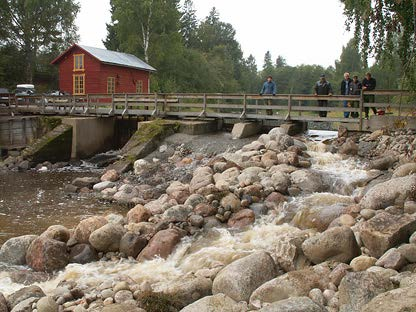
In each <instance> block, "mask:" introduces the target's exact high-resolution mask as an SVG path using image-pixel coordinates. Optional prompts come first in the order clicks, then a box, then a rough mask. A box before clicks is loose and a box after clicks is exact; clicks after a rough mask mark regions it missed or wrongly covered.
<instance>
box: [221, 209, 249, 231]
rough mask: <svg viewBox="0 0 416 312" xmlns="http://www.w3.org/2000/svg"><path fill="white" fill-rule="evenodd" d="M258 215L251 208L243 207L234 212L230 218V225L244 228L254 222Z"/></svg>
mask: <svg viewBox="0 0 416 312" xmlns="http://www.w3.org/2000/svg"><path fill="white" fill-rule="evenodd" d="M255 220H256V216H255V214H254V212H253V210H251V209H243V210H240V211H238V212H236V213H233V214H232V215H231V217H230V219H228V223H227V224H228V226H229V227H233V228H243V227H245V226H247V225H250V224H253V223H254V221H255Z"/></svg>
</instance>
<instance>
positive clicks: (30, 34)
mask: <svg viewBox="0 0 416 312" xmlns="http://www.w3.org/2000/svg"><path fill="white" fill-rule="evenodd" d="M79 8H80V7H79V4H78V3H77V2H75V1H74V0H60V1H55V0H2V1H0V25H1V28H0V45H1V46H4V45H15V46H16V47H17V49H18V50H19V51H21V54H22V56H23V58H24V60H25V70H24V72H25V80H26V82H33V74H34V71H35V68H36V62H37V57H38V55H39V54H40V53H48V52H50V51H59V50H62V49H63V48H64V47H66V46H67V45H68V44H70V43H72V42H74V41H76V40H77V39H78V36H77V28H76V26H75V18H76V15H77V13H78V11H79Z"/></svg>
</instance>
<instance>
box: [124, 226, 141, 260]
mask: <svg viewBox="0 0 416 312" xmlns="http://www.w3.org/2000/svg"><path fill="white" fill-rule="evenodd" d="M146 245H147V239H146V237H144V236H143V235H139V234H135V233H132V232H127V233H126V234H124V236H123V237H122V238H121V241H120V252H122V253H124V254H125V255H126V256H127V257H133V258H136V257H137V256H138V255H139V253H140V252H141V251H142V250H143V248H144V247H146Z"/></svg>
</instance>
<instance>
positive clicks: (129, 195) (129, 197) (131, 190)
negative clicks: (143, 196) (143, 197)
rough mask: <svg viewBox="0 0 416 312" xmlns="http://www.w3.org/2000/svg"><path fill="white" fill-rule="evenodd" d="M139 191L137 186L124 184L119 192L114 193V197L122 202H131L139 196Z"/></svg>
mask: <svg viewBox="0 0 416 312" xmlns="http://www.w3.org/2000/svg"><path fill="white" fill-rule="evenodd" d="M139 195H140V194H139V191H138V190H137V188H136V187H134V186H133V185H130V184H124V185H122V186H121V187H120V188H119V189H118V191H117V193H115V194H114V196H113V199H114V200H116V201H118V202H119V203H122V204H130V203H133V202H134V199H135V198H137V197H138V196H139Z"/></svg>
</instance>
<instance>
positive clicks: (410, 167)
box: [392, 162, 416, 178]
mask: <svg viewBox="0 0 416 312" xmlns="http://www.w3.org/2000/svg"><path fill="white" fill-rule="evenodd" d="M413 173H416V162H411V163H407V164H404V165H401V166H399V167H397V168H396V169H394V171H393V176H392V178H400V177H405V176H407V175H410V174H413Z"/></svg>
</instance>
